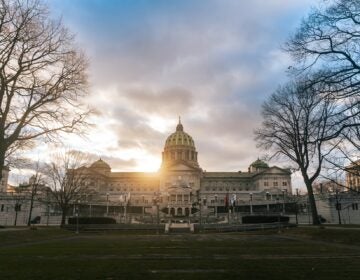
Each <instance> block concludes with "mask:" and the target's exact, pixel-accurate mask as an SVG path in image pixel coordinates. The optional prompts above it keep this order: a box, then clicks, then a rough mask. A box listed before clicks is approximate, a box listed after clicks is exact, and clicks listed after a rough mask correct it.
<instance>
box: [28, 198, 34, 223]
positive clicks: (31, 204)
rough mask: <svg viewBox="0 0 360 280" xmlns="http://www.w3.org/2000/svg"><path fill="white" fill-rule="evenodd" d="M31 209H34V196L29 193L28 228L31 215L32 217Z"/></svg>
mask: <svg viewBox="0 0 360 280" xmlns="http://www.w3.org/2000/svg"><path fill="white" fill-rule="evenodd" d="M33 207H34V195H33V193H31V199H30V209H29V218H28V222H27V225H28V226H31V215H32V210H33Z"/></svg>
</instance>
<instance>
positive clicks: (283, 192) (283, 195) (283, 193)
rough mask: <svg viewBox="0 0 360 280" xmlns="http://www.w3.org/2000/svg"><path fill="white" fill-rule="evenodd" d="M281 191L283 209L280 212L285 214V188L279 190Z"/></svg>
mask: <svg viewBox="0 0 360 280" xmlns="http://www.w3.org/2000/svg"><path fill="white" fill-rule="evenodd" d="M281 191H282V197H283V207H282V208H283V209H282V213H283V215H285V191H286V190H284V189H283V190H281Z"/></svg>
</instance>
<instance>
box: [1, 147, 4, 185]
mask: <svg viewBox="0 0 360 280" xmlns="http://www.w3.org/2000/svg"><path fill="white" fill-rule="evenodd" d="M1 145H2V144H0V146H1ZM4 167H5V152H2V149H0V181H1V179H2V171H3V169H4Z"/></svg>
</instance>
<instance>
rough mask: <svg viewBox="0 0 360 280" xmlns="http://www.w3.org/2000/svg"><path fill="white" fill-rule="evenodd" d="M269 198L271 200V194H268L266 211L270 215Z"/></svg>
mask: <svg viewBox="0 0 360 280" xmlns="http://www.w3.org/2000/svg"><path fill="white" fill-rule="evenodd" d="M269 198H270V193H269V192H266V201H267V204H266V210H267V212H268V213H269V212H270V205H269Z"/></svg>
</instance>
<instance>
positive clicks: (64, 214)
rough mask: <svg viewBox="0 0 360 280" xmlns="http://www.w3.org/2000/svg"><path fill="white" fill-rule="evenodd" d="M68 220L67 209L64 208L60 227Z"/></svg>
mask: <svg viewBox="0 0 360 280" xmlns="http://www.w3.org/2000/svg"><path fill="white" fill-rule="evenodd" d="M65 222H66V210H63V211H62V213H61V224H60V227H63V226H64V225H65Z"/></svg>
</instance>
